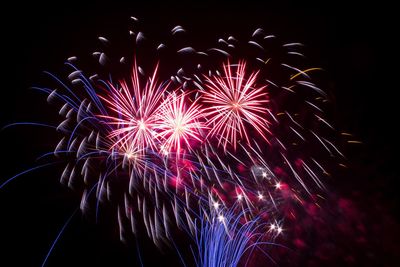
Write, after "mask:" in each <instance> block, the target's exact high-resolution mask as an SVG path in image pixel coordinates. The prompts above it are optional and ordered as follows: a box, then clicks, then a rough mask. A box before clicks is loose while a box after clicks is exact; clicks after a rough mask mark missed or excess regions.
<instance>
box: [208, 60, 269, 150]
mask: <svg viewBox="0 0 400 267" xmlns="http://www.w3.org/2000/svg"><path fill="white" fill-rule="evenodd" d="M223 71H224V73H223V76H216V75H214V76H211V77H207V76H205V79H206V85H207V88H208V90H206V91H204V92H203V101H204V102H205V103H208V104H211V106H210V107H207V108H205V112H206V116H207V118H209V120H208V122H207V126H212V127H211V130H210V132H209V135H214V136H217V138H218V144H219V145H220V144H221V143H222V145H223V147H224V149H225V150H226V148H227V145H228V143H230V144H232V145H233V147H234V149H236V143H237V141H238V140H239V138H240V139H242V138H244V139H245V140H246V141H247V143H249V142H250V139H249V133H248V127H247V126H251V127H252V128H253V129H255V130H256V132H257V134H259V135H260V136H262V137H263V138H264V139H265V140H267V136H266V133H268V132H269V130H268V124H269V122H268V120H267V119H266V116H267V114H268V113H267V107H266V103H268V99H267V92H266V90H265V89H266V86H258V87H257V85H256V80H257V75H258V72H253V73H250V74H249V75H246V63H244V62H239V63H238V64H229V62H228V63H227V64H224V65H223ZM246 124H247V125H246ZM267 141H268V140H267Z"/></svg>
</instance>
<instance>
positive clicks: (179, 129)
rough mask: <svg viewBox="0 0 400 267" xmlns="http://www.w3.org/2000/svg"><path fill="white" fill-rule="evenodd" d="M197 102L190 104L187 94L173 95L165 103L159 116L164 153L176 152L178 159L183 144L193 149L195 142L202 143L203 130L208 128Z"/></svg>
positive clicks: (159, 131) (160, 137) (158, 136)
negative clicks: (203, 121)
mask: <svg viewBox="0 0 400 267" xmlns="http://www.w3.org/2000/svg"><path fill="white" fill-rule="evenodd" d="M202 118H203V115H202V112H201V108H200V106H199V105H198V104H197V101H194V102H192V103H189V98H188V97H187V94H186V93H182V94H180V95H178V94H177V93H176V92H174V93H171V94H170V95H169V96H168V97H167V98H166V99H165V100H164V102H163V105H162V106H161V108H160V112H159V114H158V120H157V121H158V124H157V134H156V136H157V138H159V139H161V140H163V145H162V146H161V150H162V152H164V153H168V152H170V151H175V152H176V155H177V157H179V156H180V154H181V152H182V147H183V144H185V145H186V148H187V149H189V150H190V149H191V148H192V142H193V141H196V140H197V141H200V142H201V141H202V139H201V130H202V129H204V128H206V127H205V126H204V124H203V123H202V122H201V120H202Z"/></svg>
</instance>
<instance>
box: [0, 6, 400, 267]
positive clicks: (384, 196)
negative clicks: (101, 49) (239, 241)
mask: <svg viewBox="0 0 400 267" xmlns="http://www.w3.org/2000/svg"><path fill="white" fill-rule="evenodd" d="M367 2H369V1H367ZM1 13H2V16H1V20H2V22H1V27H2V31H1V42H2V46H3V48H2V50H1V60H2V65H3V71H2V73H1V76H2V77H1V80H2V83H1V94H0V121H1V124H0V126H1V127H2V126H4V125H6V124H8V123H12V122H19V121H45V122H46V121H52V122H56V121H57V116H56V115H52V114H53V113H54V109H52V108H51V107H49V106H48V105H47V103H46V101H45V96H43V95H40V94H38V93H37V92H34V91H32V90H30V89H29V87H30V86H32V85H38V84H46V83H44V82H43V81H45V80H44V79H43V75H42V74H41V72H42V71H43V70H51V71H52V72H54V73H57V72H58V71H60V70H61V69H62V64H63V62H64V60H65V59H66V58H67V57H69V56H72V55H77V54H84V53H90V52H92V51H93V50H94V49H93V48H94V46H95V45H96V44H97V40H96V38H97V37H98V36H100V35H106V36H107V35H108V34H109V33H113V34H114V35H118V34H119V33H122V32H124V33H125V32H126V30H127V28H123V27H122V28H121V25H122V26H124V25H125V24H126V25H127V24H128V23H129V16H136V17H138V18H139V19H141V20H142V22H143V25H147V26H145V29H144V30H145V31H147V32H156V33H157V32H158V33H162V32H166V31H168V30H170V29H171V28H172V27H174V26H175V25H178V24H179V25H182V26H183V27H184V28H185V29H187V30H188V31H189V32H191V33H192V34H196V35H197V36H195V37H194V39H196V40H199V41H200V42H201V41H203V42H205V43H207V42H208V43H214V42H215V41H216V40H217V38H218V37H219V36H221V35H222V34H224V33H226V32H229V33H233V34H251V32H252V31H253V30H254V29H256V28H257V27H262V28H264V29H265V30H266V32H271V33H274V34H276V35H277V36H279V37H280V38H282V39H284V40H287V41H288V42H291V41H295V42H297V41H298V42H302V43H304V44H305V45H306V47H307V48H306V49H307V51H306V55H307V56H308V57H309V58H311V60H312V62H314V63H315V65H318V66H322V67H323V68H324V69H325V70H326V71H327V73H328V74H329V79H330V80H331V88H329V89H330V90H331V91H332V95H334V97H335V98H334V103H333V104H334V107H335V108H334V116H333V119H334V122H335V125H336V126H337V128H338V129H341V130H343V131H347V132H351V133H353V134H354V135H355V137H356V138H357V139H358V140H361V141H362V142H363V144H362V145H357V146H351V147H350V148H349V151H348V152H349V162H350V166H351V170H350V171H349V173H350V175H348V177H345V178H343V177H342V178H338V179H337V181H336V182H335V183H334V184H333V187H332V190H333V191H335V192H336V194H338V195H340V196H343V197H344V198H345V199H347V200H349V201H351V202H352V203H353V204H354V206H355V207H356V209H357V211H358V213H357V214H360V215H359V216H360V220H362V221H363V223H364V225H366V227H367V231H370V232H371V233H370V234H367V235H366V241H365V242H367V243H368V244H369V246H368V249H365V246H360V248H359V249H358V248H357V246H355V249H354V250H355V251H354V253H355V254H357V256H356V257H355V258H356V260H355V261H349V262H347V261H346V264H347V265H348V266H377V264H382V266H396V265H397V264H399V262H398V261H397V260H398V258H397V257H396V254H400V251H399V246H398V245H397V243H398V240H399V239H398V238H399V217H398V211H399V193H398V190H399V189H398V172H397V171H396V169H397V161H396V160H395V155H396V154H395V153H396V152H397V151H396V150H397V148H396V147H397V142H398V141H397V136H396V135H397V130H395V128H397V126H398V125H397V123H398V122H399V119H398V117H397V115H398V112H397V110H398V103H397V101H398V100H397V93H398V92H397V91H398V81H397V82H396V80H397V79H396V72H397V69H396V68H397V67H396V66H397V63H396V59H395V57H396V56H397V54H398V49H397V48H396V42H394V36H395V35H396V34H397V31H395V24H394V21H395V17H394V15H393V12H392V8H391V7H390V6H386V5H385V3H384V2H382V3H379V6H377V3H373V4H372V3H371V4H367V3H364V2H359V3H357V2H356V3H354V2H353V4H352V5H351V6H349V5H348V4H341V3H338V2H334V3H333V1H332V3H331V4H329V3H322V4H321V3H320V4H304V3H299V4H280V5H276V4H270V3H268V2H261V3H257V2H251V1H243V2H241V1H237V2H236V1H232V3H219V4H215V3H210V4H207V3H202V2H191V3H190V4H189V2H187V3H180V4H178V3H174V4H172V3H163V4H160V3H143V2H136V1H129V2H128V3H124V4H121V3H116V2H114V1H109V2H104V3H93V4H83V3H74V2H66V1H65V2H58V1H57V2H54V3H40V2H35V4H29V5H26V4H24V3H18V2H15V3H12V4H11V6H9V7H8V8H2V11H1ZM125 22H126V23H125ZM124 23H125V24H124ZM146 27H147V29H146ZM56 140H57V136H56V135H54V134H53V132H52V130H50V129H49V130H46V129H44V130H43V129H37V128H32V127H20V128H12V129H7V130H3V131H1V132H0V148H1V152H2V153H1V155H2V159H1V161H0V166H1V168H0V170H1V171H0V181H5V180H6V179H7V178H9V177H12V176H13V175H14V174H16V173H18V172H20V171H23V170H25V169H27V168H29V167H30V166H34V160H35V158H36V156H37V155H40V154H41V153H43V152H46V151H50V150H51V149H52V148H53V144H54V142H55V141H56ZM59 171H60V168H58V167H53V168H49V169H46V170H43V171H35V172H33V173H32V174H29V175H24V176H21V177H20V178H18V179H16V180H15V181H13V182H11V183H10V184H8V185H7V186H6V187H4V188H3V189H1V191H0V247H1V249H0V266H40V265H41V263H42V261H43V259H44V256H45V255H46V253H47V251H48V249H49V247H50V246H51V243H52V242H53V240H54V238H55V237H56V236H57V233H58V231H59V229H60V228H61V227H62V225H63V224H64V222H65V221H66V220H67V219H68V217H69V216H70V215H71V214H72V213H73V211H74V209H75V208H76V207H77V206H78V205H79V196H78V195H77V194H76V193H73V192H71V191H70V190H69V189H67V188H65V187H63V186H61V185H60V184H59V180H58V179H59V178H58V177H59V175H58V172H59ZM105 221H107V220H105ZM352 241H353V240H349V242H352ZM141 242H142V245H141V249H142V253H143V257H144V263H145V266H160V265H163V266H177V264H178V263H179V262H178V259H177V256H176V255H175V254H174V253H173V252H171V251H168V250H167V251H166V252H165V253H160V252H159V251H157V249H156V248H155V247H153V246H152V245H151V244H150V243H149V242H147V241H145V240H141ZM338 249H339V248H338ZM312 254H313V252H310V257H314V255H312ZM360 255H365V259H364V260H359V258H358V257H361V256H360ZM322 263H324V265H325V266H335V262H334V261H332V262H330V260H329V259H328V260H327V261H326V262H323V261H316V263H315V265H314V266H320V265H322ZM265 265H267V266H268V265H272V264H269V263H265ZM47 266H49V267H50V266H139V265H138V263H137V257H136V251H135V246H133V245H130V246H126V245H124V244H122V243H121V242H119V240H118V233H117V231H116V230H113V227H110V225H108V223H107V222H104V221H103V222H101V223H99V224H94V223H93V222H92V221H90V220H85V218H82V217H81V216H80V215H77V216H75V217H74V218H73V219H72V221H71V223H70V225H69V226H68V227H67V229H66V231H65V232H64V234H63V235H62V238H61V240H60V241H59V242H58V244H57V245H56V247H55V250H54V251H53V253H52V254H51V256H50V258H49V261H48V263H47ZM261 266H264V263H263V264H262V265H261ZM295 266H296V265H295ZM342 266H345V265H342Z"/></svg>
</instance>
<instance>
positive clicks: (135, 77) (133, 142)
mask: <svg viewBox="0 0 400 267" xmlns="http://www.w3.org/2000/svg"><path fill="white" fill-rule="evenodd" d="M157 69H158V65H157V66H156V67H155V70H154V72H153V75H152V76H151V77H150V78H149V79H148V80H147V81H146V83H145V84H144V85H142V84H141V82H140V80H139V72H138V66H137V64H136V62H135V64H134V67H133V69H132V76H131V81H130V83H129V84H128V82H127V81H125V80H122V81H120V82H119V86H120V88H118V87H115V86H114V85H112V84H110V92H109V95H108V96H107V97H102V96H100V97H101V99H102V100H103V101H105V102H106V103H107V106H108V108H109V109H110V110H111V111H113V112H114V115H100V116H99V117H101V118H103V119H106V120H105V123H106V124H108V125H111V126H112V127H113V130H112V131H111V132H110V134H109V135H108V136H107V137H108V138H109V139H110V140H115V141H113V142H112V145H111V146H110V149H113V148H124V150H126V149H127V147H131V149H128V150H132V149H133V150H137V149H139V150H140V151H144V150H145V149H146V148H150V149H152V150H155V149H156V148H157V143H158V139H157V136H156V132H155V125H156V123H157V113H158V112H159V108H160V106H161V104H162V96H163V94H164V92H165V91H166V90H167V88H168V85H166V86H163V84H161V83H158V82H157V78H156V76H157Z"/></svg>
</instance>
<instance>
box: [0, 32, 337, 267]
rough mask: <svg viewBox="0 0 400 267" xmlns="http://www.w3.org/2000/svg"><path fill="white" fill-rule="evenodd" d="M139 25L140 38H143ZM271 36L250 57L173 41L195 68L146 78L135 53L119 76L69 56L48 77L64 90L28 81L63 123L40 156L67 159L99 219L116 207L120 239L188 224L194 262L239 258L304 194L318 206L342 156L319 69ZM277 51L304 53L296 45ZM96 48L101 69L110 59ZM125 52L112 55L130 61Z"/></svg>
mask: <svg viewBox="0 0 400 267" xmlns="http://www.w3.org/2000/svg"><path fill="white" fill-rule="evenodd" d="M135 32H138V33H137V34H136V35H135V34H133V32H131V35H132V36H133V37H134V38H135V40H136V45H137V46H140V44H142V43H143V42H145V41H146V39H145V38H144V37H143V33H142V32H140V31H135ZM177 32H184V30H183V28H182V27H180V26H179V27H178V26H177V27H175V28H174V29H173V31H172V35H175V34H176V33H177ZM274 38H275V36H272V35H265V34H264V33H263V31H262V30H260V29H257V30H256V31H255V32H254V34H253V35H252V38H251V40H245V41H244V43H245V44H247V46H248V47H247V48H246V49H251V50H253V49H255V51H256V53H254V54H255V56H254V57H253V56H252V57H240V59H239V60H233V59H231V58H232V55H231V54H234V55H235V53H237V55H241V54H246V53H240V52H238V49H237V48H236V47H243V46H240V45H238V43H239V42H243V41H240V40H237V39H236V38H234V37H233V36H229V37H228V38H227V39H226V40H224V39H220V41H219V42H218V45H219V46H218V47H213V48H210V49H207V50H206V51H196V50H195V48H193V47H194V46H193V47H184V48H181V49H179V50H178V51H173V56H176V55H179V56H183V57H185V56H188V55H189V56H190V57H191V60H188V64H189V65H190V64H192V65H193V66H189V67H185V68H184V67H181V66H177V71H176V73H175V71H174V72H172V71H171V69H172V68H171V67H169V68H168V69H167V70H164V69H163V71H160V68H162V67H163V62H160V63H159V60H156V62H154V64H153V66H155V67H153V68H152V69H151V70H152V71H151V72H150V73H151V75H146V69H144V68H142V67H141V66H140V63H141V62H138V60H137V59H136V57H134V58H135V59H134V60H133V62H132V63H131V64H130V65H131V67H130V68H131V69H130V75H129V77H127V78H125V79H120V80H119V81H118V82H114V81H113V79H112V74H114V73H113V71H112V70H113V68H110V70H109V73H107V75H103V76H102V75H99V74H96V75H93V76H91V77H90V78H87V77H86V76H85V75H84V74H83V71H81V70H79V69H78V68H77V67H76V66H75V65H73V64H71V63H70V62H68V63H67V65H68V67H69V68H70V70H71V71H72V72H71V73H69V74H68V79H69V80H70V82H69V83H67V82H63V79H60V78H58V77H56V76H54V75H52V74H50V73H49V75H50V76H51V77H52V78H53V79H55V80H56V82H57V84H58V85H59V86H60V88H61V89H57V90H56V89H54V90H52V89H48V88H41V87H37V88H36V89H37V90H39V91H41V92H44V93H47V94H48V100H49V102H58V103H60V102H61V107H60V110H59V114H60V115H61V116H63V117H64V119H63V121H62V122H61V123H60V124H59V125H58V126H57V127H55V128H56V129H57V131H58V132H60V133H61V134H62V135H63V137H62V139H61V140H60V142H59V143H58V144H57V145H56V148H55V150H54V152H51V153H49V154H46V155H45V156H48V155H50V154H52V155H54V156H55V157H56V158H57V160H58V162H65V163H66V167H65V169H64V170H63V172H62V175H61V182H62V183H64V184H67V185H68V186H70V187H72V188H82V187H83V188H84V189H83V190H82V201H81V205H80V207H81V209H82V210H83V211H85V210H86V209H88V207H90V206H91V205H89V204H88V203H90V201H91V199H92V200H93V199H94V206H95V207H96V218H97V217H98V213H99V212H100V207H101V205H100V204H101V201H105V200H108V201H110V202H113V203H115V208H116V210H117V214H118V216H117V218H118V226H119V229H120V233H121V235H120V236H121V239H124V233H125V232H126V231H127V230H128V229H130V230H131V232H133V233H134V234H136V235H138V233H139V232H141V231H140V230H143V232H146V233H147V235H148V236H149V237H150V238H151V239H152V240H153V241H154V243H155V244H156V245H158V246H159V247H162V244H164V243H169V242H170V241H173V232H174V231H183V232H186V233H188V234H189V235H190V236H192V237H193V238H194V239H195V243H196V244H197V246H198V249H199V251H198V252H199V260H198V261H197V265H198V266H236V265H238V264H239V262H240V261H241V258H242V256H243V255H244V254H245V253H246V251H248V250H252V249H253V248H254V247H258V245H261V244H263V245H268V244H269V245H272V244H274V243H272V240H275V238H277V237H278V236H280V235H281V234H282V232H283V226H282V224H283V223H282V222H283V220H284V219H293V218H295V217H296V210H297V209H299V207H301V206H302V204H303V203H304V199H306V198H311V199H312V200H313V201H314V202H315V203H317V201H318V199H316V198H315V192H317V193H318V192H320V191H322V190H323V189H324V182H323V178H324V177H327V176H329V175H330V174H329V170H328V167H327V166H332V165H334V164H337V163H338V162H340V161H341V160H342V159H343V154H342V153H341V152H340V151H339V149H338V148H337V146H336V145H335V143H334V141H333V140H331V139H329V138H328V136H330V135H332V132H334V129H333V127H332V126H331V125H330V124H329V123H328V122H327V121H328V120H327V119H326V118H325V116H324V112H323V105H324V104H325V103H326V102H327V101H328V99H327V94H326V93H325V92H324V91H323V90H322V89H320V88H319V87H318V86H317V85H316V84H314V83H313V82H312V79H311V78H312V77H311V75H312V73H313V72H314V71H317V70H320V69H319V68H297V67H294V66H292V65H290V64H287V63H285V62H281V61H279V60H272V61H271V60H270V56H271V55H268V53H267V51H268V50H267V49H264V47H265V46H268V45H269V42H270V40H271V39H274ZM104 40H106V39H105V38H104V37H101V38H100V41H102V42H104ZM221 40H222V41H221ZM107 43H108V41H107ZM156 47H157V48H156V49H155V51H153V52H155V53H157V52H158V51H159V50H163V49H166V45H164V44H162V45H161V44H160V45H158V46H156ZM280 48H281V49H283V50H284V51H285V53H286V54H287V55H288V56H291V57H293V56H299V55H302V54H301V53H300V52H299V51H298V49H299V44H297V43H291V44H284V45H282V46H280ZM228 49H229V51H230V52H229V53H228V52H227V50H228ZM136 52H137V51H136V50H135V51H134V53H136ZM94 55H95V56H98V61H99V64H100V65H101V67H102V68H104V69H106V70H107V61H108V60H111V59H112V57H110V56H106V54H105V53H103V52H95V53H94ZM193 55H196V56H198V57H194V59H193ZM215 55H218V56H215ZM221 55H222V58H221ZM236 57H239V56H236V55H235V57H234V58H236ZM125 58H126V57H124V58H123V60H122V59H119V60H118V61H117V62H119V63H121V65H122V66H126V65H129V64H127V63H126V59H125ZM74 60H75V58H74ZM146 63H147V65H149V62H146ZM206 66H207V67H206ZM221 68H222V72H221V71H220V70H221ZM165 72H167V75H165V74H163V75H161V74H160V73H165ZM277 72H278V73H279V74H280V75H277V77H278V78H277V79H276V80H275V79H274V75H276V73H277ZM118 74H119V73H118ZM167 77H168V78H167ZM321 128H323V130H321ZM326 132H328V133H329V134H330V135H328V134H325V133H326ZM315 151H316V152H315ZM173 155H175V156H173ZM317 159H318V160H317ZM332 162H334V163H333V164H332ZM47 165H48V164H44V165H43V166H47ZM34 169H35V168H34ZM22 174H23V173H22ZM15 177H17V176H15ZM15 177H13V178H11V179H9V180H7V181H5V182H4V183H3V184H2V185H1V186H0V188H3V186H4V185H6V184H7V183H8V182H9V181H11V180H13V179H14V178H15ZM80 178H83V179H80ZM77 185H79V186H77ZM78 190H79V189H78ZM92 206H93V205H92ZM199 214H201V215H200V216H199ZM199 221H200V224H199V223H198V222H199ZM140 227H142V228H141V229H140ZM138 229H140V230H138ZM177 229H179V230H177ZM263 233H267V234H263ZM261 247H262V246H261ZM261 251H263V249H261ZM214 255H218V257H216V258H214ZM46 259H47V257H46Z"/></svg>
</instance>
